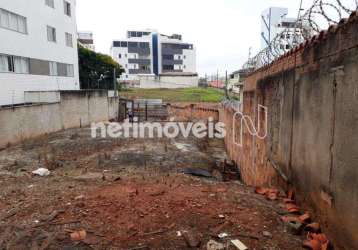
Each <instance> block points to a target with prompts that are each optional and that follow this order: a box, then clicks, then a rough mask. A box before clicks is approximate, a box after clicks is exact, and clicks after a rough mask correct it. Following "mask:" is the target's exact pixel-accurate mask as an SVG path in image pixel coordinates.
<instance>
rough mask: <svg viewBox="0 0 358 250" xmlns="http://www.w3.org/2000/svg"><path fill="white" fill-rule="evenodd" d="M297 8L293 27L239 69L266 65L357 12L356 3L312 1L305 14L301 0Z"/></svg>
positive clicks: (281, 33)
mask: <svg viewBox="0 0 358 250" xmlns="http://www.w3.org/2000/svg"><path fill="white" fill-rule="evenodd" d="M300 5H301V6H300V9H299V11H298V15H297V19H296V21H295V22H294V24H293V25H290V27H287V28H284V29H283V30H282V32H280V33H278V34H277V35H275V37H274V38H273V39H271V41H269V44H268V46H267V47H266V48H265V49H263V50H261V51H260V52H259V53H258V54H257V55H256V56H254V57H251V58H249V60H248V61H247V62H246V63H245V64H244V65H243V69H246V70H256V69H259V68H261V67H264V66H266V65H268V64H270V63H271V62H272V61H274V60H275V59H277V58H279V57H280V56H282V55H283V54H285V53H286V52H287V51H289V50H291V49H293V48H295V47H297V46H298V45H300V44H301V43H303V42H304V41H305V40H307V39H310V38H312V37H313V36H314V35H316V34H318V33H319V32H320V31H322V30H324V29H327V28H328V27H329V26H330V25H333V24H338V23H339V21H340V20H341V19H343V18H345V17H348V16H349V15H350V14H351V13H352V12H354V11H356V10H358V0H314V1H313V4H312V5H311V6H310V7H309V8H308V9H307V10H306V11H305V12H304V10H303V9H302V0H301V4H300Z"/></svg>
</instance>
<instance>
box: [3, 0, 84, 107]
mask: <svg viewBox="0 0 358 250" xmlns="http://www.w3.org/2000/svg"><path fill="white" fill-rule="evenodd" d="M0 86H1V87H0V106H2V105H11V104H22V103H24V102H25V100H24V92H25V91H51V90H76V89H79V86H80V85H79V74H78V52H77V28H76V1H75V0H31V1H28V0H0Z"/></svg>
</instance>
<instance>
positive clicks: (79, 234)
mask: <svg viewBox="0 0 358 250" xmlns="http://www.w3.org/2000/svg"><path fill="white" fill-rule="evenodd" d="M70 236H71V239H72V240H73V241H81V240H84V239H86V237H87V232H86V231H85V230H80V231H75V232H73V233H71V234H70Z"/></svg>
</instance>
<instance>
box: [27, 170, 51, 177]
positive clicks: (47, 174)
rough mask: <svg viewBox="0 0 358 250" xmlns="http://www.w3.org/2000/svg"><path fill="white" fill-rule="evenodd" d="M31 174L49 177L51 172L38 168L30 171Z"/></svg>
mask: <svg viewBox="0 0 358 250" xmlns="http://www.w3.org/2000/svg"><path fill="white" fill-rule="evenodd" d="M31 173H33V174H34V175H39V176H49V175H50V173H51V172H50V171H49V170H48V169H47V168H38V169H36V170H35V171H32V172H31Z"/></svg>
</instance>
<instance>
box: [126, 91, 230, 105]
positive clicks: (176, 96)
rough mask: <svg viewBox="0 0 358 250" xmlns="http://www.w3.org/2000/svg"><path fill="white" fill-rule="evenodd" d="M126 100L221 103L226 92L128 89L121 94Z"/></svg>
mask: <svg viewBox="0 0 358 250" xmlns="http://www.w3.org/2000/svg"><path fill="white" fill-rule="evenodd" d="M120 96H122V97H125V98H144V99H163V101H164V102H220V101H221V100H222V99H223V98H224V92H223V91H222V90H219V89H215V88H182V89H139V88H135V89H127V90H124V91H122V92H120Z"/></svg>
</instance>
